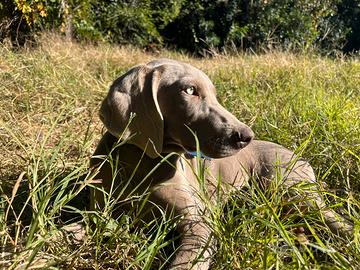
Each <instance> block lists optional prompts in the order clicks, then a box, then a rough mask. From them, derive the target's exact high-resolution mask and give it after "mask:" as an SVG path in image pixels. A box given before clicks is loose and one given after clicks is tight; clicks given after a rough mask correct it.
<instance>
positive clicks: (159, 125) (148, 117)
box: [100, 65, 164, 158]
mask: <svg viewBox="0 0 360 270" xmlns="http://www.w3.org/2000/svg"><path fill="white" fill-rule="evenodd" d="M159 81H160V72H159V71H158V70H156V69H149V68H148V67H146V66H145V65H142V66H136V67H134V68H132V69H131V70H129V71H128V72H127V73H125V74H124V75H122V76H121V77H120V78H118V79H116V80H115V82H114V83H113V84H112V86H111V87H110V91H109V93H108V95H107V97H106V98H105V99H104V101H103V102H102V104H101V108H100V119H101V120H102V121H103V123H104V124H105V126H106V128H107V129H108V130H109V132H110V133H111V134H112V135H114V136H115V137H117V138H119V137H120V136H121V134H123V137H122V138H123V139H127V138H129V136H132V135H134V136H132V137H131V138H130V139H129V143H131V144H135V145H136V146H138V147H140V148H141V149H143V150H144V151H145V153H146V154H147V155H148V156H149V157H151V158H156V157H158V156H159V154H160V153H161V152H162V147H163V135H164V121H163V117H162V114H161V111H160V108H159V104H158V101H157V92H158V87H159ZM132 114H135V117H134V118H133V119H132V121H131V123H130V125H129V127H128V129H127V130H125V132H124V129H125V128H126V126H127V125H128V123H129V120H130V118H131V115H132Z"/></svg>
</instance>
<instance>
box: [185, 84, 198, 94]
mask: <svg viewBox="0 0 360 270" xmlns="http://www.w3.org/2000/svg"><path fill="white" fill-rule="evenodd" d="M184 91H185V93H186V94H188V95H193V96H197V92H196V90H195V87H194V86H189V87H187V88H186V89H185V90H184Z"/></svg>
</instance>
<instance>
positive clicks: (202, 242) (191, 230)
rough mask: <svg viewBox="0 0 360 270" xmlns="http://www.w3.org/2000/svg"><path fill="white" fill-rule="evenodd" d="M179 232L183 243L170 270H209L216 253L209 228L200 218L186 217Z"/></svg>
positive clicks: (180, 225)
mask: <svg viewBox="0 0 360 270" xmlns="http://www.w3.org/2000/svg"><path fill="white" fill-rule="evenodd" d="M178 231H179V232H180V234H181V242H180V245H179V247H178V249H177V251H176V253H175V258H174V259H173V261H172V263H171V265H170V269H172V270H173V269H174V270H175V269H183V270H185V269H196V270H207V269H209V268H210V263H211V258H212V255H213V253H214V241H213V239H211V232H210V229H209V228H208V226H207V225H206V224H204V222H202V221H201V220H200V217H192V218H191V217H185V218H184V219H183V220H182V222H181V224H179V227H178Z"/></svg>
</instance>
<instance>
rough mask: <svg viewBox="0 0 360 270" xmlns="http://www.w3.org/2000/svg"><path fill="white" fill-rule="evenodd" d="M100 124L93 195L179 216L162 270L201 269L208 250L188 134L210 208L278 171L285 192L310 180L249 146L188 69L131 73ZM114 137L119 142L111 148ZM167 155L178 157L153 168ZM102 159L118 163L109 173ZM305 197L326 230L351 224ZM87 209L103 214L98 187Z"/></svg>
mask: <svg viewBox="0 0 360 270" xmlns="http://www.w3.org/2000/svg"><path fill="white" fill-rule="evenodd" d="M132 115H133V116H132ZM100 118H101V120H102V121H103V123H104V124H105V126H106V128H107V130H108V131H107V132H106V133H105V135H104V136H103V138H102V139H101V141H100V143H99V145H98V147H97V149H96V151H95V153H94V156H93V157H92V160H91V166H92V167H97V170H98V175H97V178H99V179H102V183H101V184H100V187H101V189H103V190H104V191H106V192H110V190H112V191H113V193H114V195H115V196H119V193H120V190H121V192H122V193H121V196H120V197H121V198H122V197H124V198H125V197H126V196H127V195H128V194H129V193H131V192H133V191H134V189H136V192H135V193H133V194H134V195H135V194H141V193H142V192H146V191H150V192H151V195H150V198H149V200H151V201H152V202H155V203H156V204H157V205H160V206H161V207H163V208H164V209H173V210H174V212H175V214H177V215H181V216H182V219H181V221H180V222H179V225H178V226H177V230H178V231H179V232H180V233H181V235H182V238H181V241H180V245H179V248H178V250H177V252H176V254H175V256H174V257H175V258H174V259H173V260H172V262H171V264H170V269H209V267H210V262H211V259H210V258H211V256H212V252H213V250H214V245H211V244H209V243H207V241H208V239H210V238H211V237H210V234H211V231H210V229H209V228H208V227H207V226H206V225H205V222H204V221H203V218H202V215H206V211H205V210H206V209H205V208H206V205H205V204H204V202H203V200H202V199H200V196H198V195H199V192H200V190H201V188H202V184H201V183H199V181H198V178H197V177H196V171H197V169H196V168H197V166H198V162H197V160H198V159H196V158H195V157H193V156H191V155H189V154H187V153H188V152H190V151H196V150H197V144H196V140H195V136H194V134H196V137H197V138H198V145H199V148H200V150H201V153H202V154H203V155H204V156H206V157H207V158H206V159H204V161H203V163H204V164H205V167H206V170H205V171H206V183H205V187H206V192H207V194H209V199H210V201H211V200H212V201H213V202H215V200H216V199H215V197H216V196H218V194H223V195H222V196H224V200H225V199H226V195H227V194H228V193H229V192H230V191H231V190H233V189H234V188H235V189H236V188H240V187H242V186H243V185H244V184H245V183H246V182H247V181H248V180H249V178H250V177H256V179H259V180H262V181H264V182H265V183H266V182H269V181H270V180H271V179H272V178H273V177H274V175H275V174H278V173H279V172H280V173H281V174H282V175H283V177H284V179H285V180H284V181H283V184H284V185H286V186H289V187H290V186H291V185H293V184H296V183H299V182H307V183H315V181H316V180H315V175H314V172H313V170H312V168H311V166H310V165H309V164H308V163H307V162H306V161H304V160H303V159H300V158H297V157H296V156H295V154H294V153H293V152H291V151H290V150H287V149H285V148H284V147H282V146H280V145H277V144H274V143H271V142H266V141H260V140H254V139H253V138H254V133H253V131H252V130H251V129H250V128H249V127H248V126H247V125H245V124H244V123H242V122H240V121H239V120H238V119H237V118H236V117H235V116H234V115H232V114H231V113H230V112H228V111H227V110H226V109H225V108H224V107H222V106H221V105H220V104H219V102H218V101H217V99H216V92H215V87H214V85H213V84H212V82H211V81H210V79H209V78H208V77H207V76H206V75H205V74H204V73H203V72H202V71H200V70H199V69H197V68H195V67H193V66H191V65H189V64H185V63H182V62H178V61H174V60H170V59H159V60H155V61H151V62H149V63H147V64H143V65H139V66H135V67H133V68H132V69H130V70H129V71H128V72H127V73H125V74H124V75H122V76H121V77H119V78H118V79H117V80H115V82H114V83H113V84H112V86H111V87H110V91H109V93H108V95H107V97H106V98H105V100H104V101H103V102H102V105H101V109H100ZM130 119H132V121H130ZM129 121H130V122H131V123H130V124H129V125H128V123H129ZM119 138H121V139H122V140H123V141H124V140H125V141H126V143H121V142H120V143H118V140H119ZM115 145H117V146H116V147H115V148H114V146H115ZM172 152H176V153H178V154H176V155H172V156H170V157H169V158H168V159H167V161H166V162H164V161H163V162H161V161H162V157H164V156H166V155H167V154H168V153H172ZM103 157H107V159H105V161H104V158H103ZM109 159H112V160H113V161H115V163H117V164H118V166H119V168H118V169H117V170H116V171H115V170H114V168H113V167H112V165H111V162H109ZM159 164H160V165H159ZM156 166H158V167H156ZM154 168H156V169H155V170H154V171H153V172H152V173H151V174H150V176H149V172H151V171H152V170H153V169H154ZM134 172H135V174H134V175H132V174H133V173H134ZM128 179H131V180H130V181H129V180H128ZM144 179H145V180H144ZM219 179H220V181H221V186H219V184H218V182H219ZM265 186H266V185H265ZM124 187H126V188H125V189H124ZM219 189H221V190H219ZM124 190H125V192H124ZM308 195H310V193H309V194H308ZM310 197H311V200H312V201H313V202H315V203H313V204H312V205H316V206H317V207H319V208H320V209H321V211H322V213H323V215H324V218H325V220H326V222H327V224H328V226H329V227H330V228H331V229H332V230H333V231H336V232H339V231H340V232H341V231H343V232H351V231H352V225H350V224H348V223H347V222H345V221H344V219H343V218H341V217H339V216H338V215H337V214H336V213H335V212H333V211H332V210H330V209H329V208H326V206H325V205H324V202H323V201H322V200H321V197H320V196H319V195H318V194H316V195H314V192H311V196H308V197H307V199H309V200H310ZM91 205H92V207H95V205H97V207H100V208H101V207H104V192H103V191H101V190H100V188H99V189H95V190H94V191H93V193H92V196H91ZM123 210H124V211H125V209H123ZM199 257H201V258H199Z"/></svg>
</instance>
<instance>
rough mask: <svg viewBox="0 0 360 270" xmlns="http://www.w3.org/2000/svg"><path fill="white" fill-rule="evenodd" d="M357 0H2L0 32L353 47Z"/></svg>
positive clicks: (194, 43) (203, 46) (198, 45)
mask: <svg viewBox="0 0 360 270" xmlns="http://www.w3.org/2000/svg"><path fill="white" fill-rule="evenodd" d="M359 14H360V0H336V1H331V0H326V1H317V0H301V1H295V0H271V1H264V0H256V1H238V0H226V1H208V0H195V1H193V0H178V1H174V0H165V1H164V0H161V1H160V0H155V1H154V0H151V1H150V0H141V1H139V0H126V1H124V0H106V1H100V0H82V1H79V0H51V1H47V0H4V1H2V3H1V4H0V30H1V31H0V32H1V33H2V34H0V40H3V39H5V38H6V37H10V38H11V39H12V42H13V43H15V44H17V43H20V44H22V43H24V42H25V40H26V38H27V36H29V35H30V36H31V35H33V34H34V33H36V32H37V31H43V30H52V31H55V32H62V33H64V34H65V35H66V36H67V37H68V38H69V39H71V38H76V39H78V40H91V41H93V42H99V41H108V42H111V43H117V44H132V45H135V46H139V47H145V48H151V49H154V48H157V47H161V46H164V45H165V46H168V47H169V46H170V47H176V48H180V49H185V50H187V51H190V52H192V53H196V54H198V55H208V54H214V53H215V52H216V51H223V50H229V48H230V49H241V50H254V51H261V50H263V49H264V48H265V49H269V48H277V49H279V48H281V49H285V50H292V51H303V50H313V49H314V48H315V49H318V50H320V51H322V52H324V53H326V54H329V53H332V54H333V53H334V51H339V50H340V51H343V52H354V51H358V50H359V49H360V39H359V36H360V20H359V17H360V16H359Z"/></svg>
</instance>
